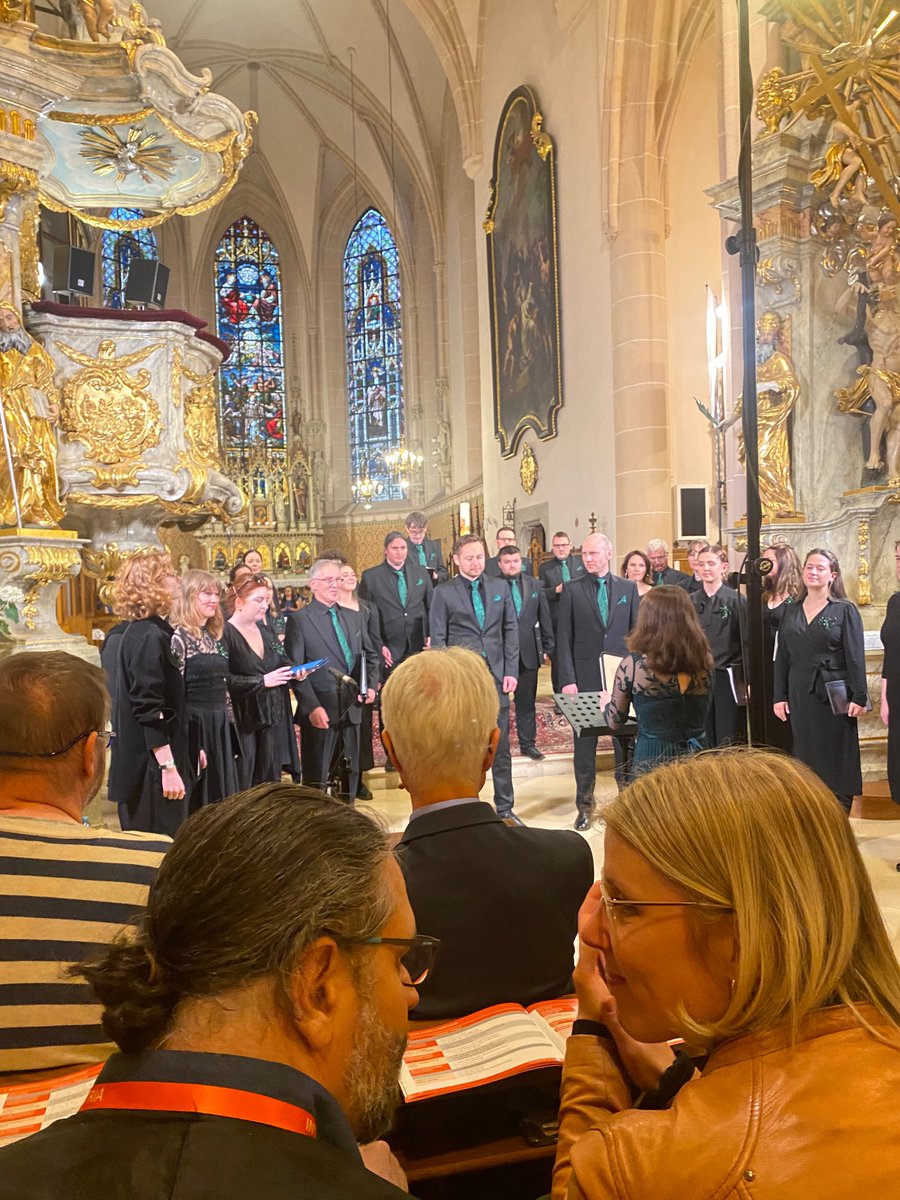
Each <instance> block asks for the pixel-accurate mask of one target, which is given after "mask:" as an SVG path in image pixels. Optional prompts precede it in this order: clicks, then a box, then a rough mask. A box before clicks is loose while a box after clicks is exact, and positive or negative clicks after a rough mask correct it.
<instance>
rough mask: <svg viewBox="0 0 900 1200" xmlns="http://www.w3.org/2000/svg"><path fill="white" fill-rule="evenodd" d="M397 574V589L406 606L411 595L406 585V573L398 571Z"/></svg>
mask: <svg viewBox="0 0 900 1200" xmlns="http://www.w3.org/2000/svg"><path fill="white" fill-rule="evenodd" d="M395 574H396V576H397V591H398V592H399V593H400V603H401V604H402V605H403V607H404V608H406V601H407V598H408V597H409V588H408V587H407V586H406V575H405V574H404V573H403V571H396V572H395Z"/></svg>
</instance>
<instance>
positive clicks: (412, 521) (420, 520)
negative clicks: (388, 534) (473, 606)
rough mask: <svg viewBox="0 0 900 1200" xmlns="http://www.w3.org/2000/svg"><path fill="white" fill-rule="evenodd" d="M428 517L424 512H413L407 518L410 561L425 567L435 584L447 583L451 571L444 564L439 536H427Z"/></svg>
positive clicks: (407, 542)
mask: <svg viewBox="0 0 900 1200" xmlns="http://www.w3.org/2000/svg"><path fill="white" fill-rule="evenodd" d="M427 533H428V518H427V517H426V516H425V514H424V513H423V512H411V513H410V514H409V516H408V517H407V518H406V536H407V541H406V544H407V546H408V547H409V559H410V562H412V563H415V564H416V566H419V567H423V568H424V569H425V570H426V571H427V572H428V573H429V575H430V576H431V582H432V584H433V585H437V584H439V583H446V581H447V580H448V579H449V578H450V573H449V571H448V570H447V568H446V566H445V565H444V554H443V551H442V550H441V543H440V542H439V541H438V540H437V538H430V537H426V534H427Z"/></svg>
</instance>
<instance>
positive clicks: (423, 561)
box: [417, 542, 428, 567]
mask: <svg viewBox="0 0 900 1200" xmlns="http://www.w3.org/2000/svg"><path fill="white" fill-rule="evenodd" d="M417 549H418V551H419V562H420V563H421V564H422V566H423V567H427V566H428V559H427V558H426V557H425V547H424V546H423V545H422V543H421V542H420V543H419V545H418V547H417Z"/></svg>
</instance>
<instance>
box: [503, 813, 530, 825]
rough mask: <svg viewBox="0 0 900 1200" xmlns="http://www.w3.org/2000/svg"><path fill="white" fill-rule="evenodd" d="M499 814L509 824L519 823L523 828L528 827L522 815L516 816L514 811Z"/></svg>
mask: <svg viewBox="0 0 900 1200" xmlns="http://www.w3.org/2000/svg"><path fill="white" fill-rule="evenodd" d="M499 816H500V817H502V818H503V820H504V821H505V822H506V824H507V825H518V826H520V827H521V828H522V829H525V828H526V825H525V822H524V821H523V820H522V818H521V817H519V816H516V814H515V813H514V812H508V813H500V814H499Z"/></svg>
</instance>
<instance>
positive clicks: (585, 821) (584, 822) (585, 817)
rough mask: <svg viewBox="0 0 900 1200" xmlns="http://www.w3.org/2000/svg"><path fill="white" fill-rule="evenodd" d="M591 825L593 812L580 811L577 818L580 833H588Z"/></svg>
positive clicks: (576, 826)
mask: <svg viewBox="0 0 900 1200" xmlns="http://www.w3.org/2000/svg"><path fill="white" fill-rule="evenodd" d="M590 827H591V814H590V813H589V812H580V813H579V814H578V816H577V817H576V818H575V828H576V829H577V830H578V832H579V833H587V831H588V830H589V829H590Z"/></svg>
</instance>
